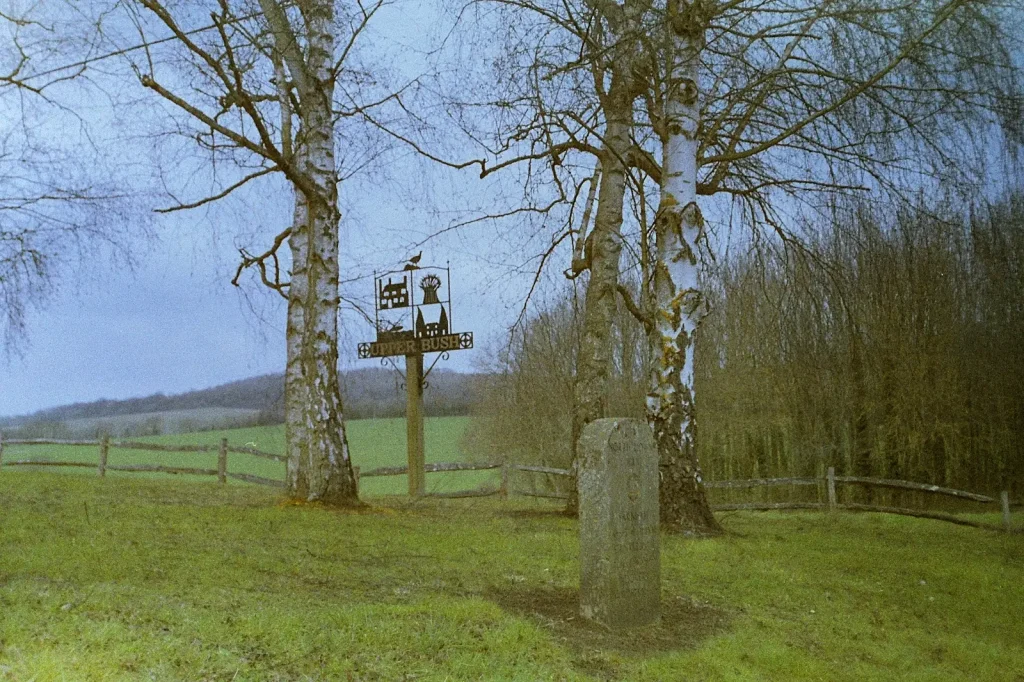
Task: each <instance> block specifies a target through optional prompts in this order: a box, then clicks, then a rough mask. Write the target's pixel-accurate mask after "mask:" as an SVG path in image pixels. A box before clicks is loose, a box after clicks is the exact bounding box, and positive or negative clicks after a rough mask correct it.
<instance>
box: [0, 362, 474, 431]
mask: <svg viewBox="0 0 1024 682" xmlns="http://www.w3.org/2000/svg"><path fill="white" fill-rule="evenodd" d="M339 377H340V380H341V385H342V393H343V396H344V400H345V415H346V418H348V419H370V418H385V417H402V416H404V415H405V387H404V384H403V383H402V381H403V380H402V377H401V375H399V374H398V373H396V372H395V371H394V370H389V369H384V368H373V369H360V370H352V371H349V372H341V373H339ZM478 381H479V378H478V377H477V376H476V375H473V374H462V373H458V372H451V371H447V370H444V369H439V368H438V369H435V370H433V371H432V372H431V373H430V376H429V377H428V380H427V383H428V388H427V390H426V391H425V392H424V396H423V397H424V407H425V410H426V414H427V415H428V416H450V415H465V414H469V411H470V403H471V401H472V396H473V393H474V390H475V385H476V383H477V382H478ZM283 396H284V375H283V374H267V375H263V376H258V377H252V378H250V379H243V380H241V381H233V382H231V383H227V384H223V385H221V386H215V387H213V388H207V389H202V390H198V391H189V392H188V393H181V394H178V395H164V394H162V393H157V394H155V395H151V396H147V397H144V398H130V399H127V400H97V401H93V402H89V403H74V404H71V405H62V406H60V407H54V408H49V409H46V410H40V411H39V412H36V413H34V414H32V415H28V416H26V417H8V418H5V419H0V428H2V429H3V430H4V432H5V433H7V434H9V435H11V436H12V437H13V436H14V435H15V434H17V435H18V436H19V437H22V438H35V437H38V438H61V437H78V436H92V435H95V434H96V433H100V432H102V433H109V434H111V435H117V436H142V435H156V434H159V433H165V432H187V431H198V430H207V429H221V428H235V427H242V426H254V425H262V424H277V423H281V422H283V421H284V401H283Z"/></svg>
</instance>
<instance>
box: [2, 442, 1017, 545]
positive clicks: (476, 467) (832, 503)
mask: <svg viewBox="0 0 1024 682" xmlns="http://www.w3.org/2000/svg"><path fill="white" fill-rule="evenodd" d="M5 445H75V446H92V447H98V448H99V453H98V454H99V458H98V462H97V463H96V464H90V463H87V462H67V461H54V460H44V459H21V460H14V461H4V459H3V452H4V446H5ZM110 448H123V449H128V450H155V451H159V452H190V453H199V452H214V451H216V452H217V468H216V469H200V468H195V467H168V466H162V465H156V464H123V465H111V464H108V463H107V459H108V455H109V452H110ZM228 453H238V454H245V455H250V456H253V457H261V458H264V459H270V460H276V461H279V462H284V461H285V460H286V459H287V458H286V457H285V456H284V455H277V454H273V453H270V452H263V451H261V450H257V449H256V448H250V447H233V446H230V445H228V441H227V439H226V438H222V439H221V441H220V446H219V447H218V446H212V445H160V444H157V443H140V442H134V441H117V442H113V441H111V440H110V439H109V438H103V439H101V440H54V439H45V438H33V439H21V440H7V441H5V440H3V437H2V436H0V466H7V467H10V466H51V467H86V468H96V469H97V471H98V472H99V475H100V476H106V472H107V471H126V472H157V473H166V474H192V475H199V476H216V477H217V480H218V481H219V482H220V483H226V482H227V479H229V478H233V479H237V480H240V481H246V482H249V483H256V484H260V485H268V486H273V487H277V488H282V487H284V482H283V481H279V480H275V479H271V478H264V477H262V476H255V475H253V474H243V473H236V472H230V471H228ZM353 469H354V472H355V475H356V484H357V486H358V483H359V481H360V480H361V479H363V478H370V477H373V476H403V475H406V474H408V473H409V468H408V467H405V466H397V467H378V468H376V469H369V470H367V471H360V468H359V467H353ZM491 469H501V485H500V486H499V487H497V488H494V487H482V488H477V489H475V490H459V491H452V492H436V493H428V494H427V496H428V497H450V498H459V497H486V496H490V495H500V496H501V497H508V496H509V495H525V496H530V497H543V498H551V499H563V500H564V499H567V498H568V495H566V494H564V493H558V492H547V491H539V490H526V489H523V488H515V487H513V486H512V483H511V477H512V474H513V473H514V472H527V473H537V474H546V475H550V476H563V477H570V478H571V477H572V476H573V473H572V472H571V471H568V470H566V469H556V468H553V467H545V466H531V465H526V464H513V463H511V462H505V463H501V464H495V463H490V462H484V463H472V462H435V463H432V464H427V465H426V466H425V471H426V473H439V472H453V471H486V470H491ZM840 483H841V484H850V485H862V486H871V487H880V488H890V489H897V490H911V491H917V492H924V493H929V494H934V495H944V496H947V497H952V498H956V499H960V500H969V501H972V502H979V503H982V504H998V505H999V506H1000V508H1001V510H1002V517H1003V518H1002V521H1003V523H1002V526H998V525H995V524H991V523H983V522H980V521H973V520H971V519H965V518H962V517H960V516H957V515H955V514H948V513H944V512H935V511H927V510H923V509H908V508H904V507H889V506H878V505H870V504H860V503H854V502H846V503H840V502H839V501H838V496H837V494H836V485H837V484H840ZM791 485H795V486H804V485H813V486H819V487H823V488H824V490H825V491H826V494H825V500H824V501H819V502H742V503H734V504H717V505H712V509H713V510H714V511H738V510H771V509H819V510H824V511H830V512H831V511H836V510H840V509H846V510H858V511H874V512H883V513H887V514H899V515H902V516H913V517H917V518H925V519H937V520H940V521H949V522H950V523H957V524H960V525H964V526H973V527H976V528H990V529H1000V528H1002V529H1003V530H1006V531H1010V530H1011V528H1012V526H1011V518H1010V506H1011V505H1010V495H1009V493H1008V492H1007V491H1005V490H1004V491H1003V492H1002V493H1000V496H999V498H998V499H996V498H995V497H990V496H988V495H982V494H980V493H972V492H967V491H965V490H956V489H953V488H945V487H942V486H937V485H930V484H927V483H916V482H914V481H900V480H894V479H884V478H866V477H863V476H836V474H835V469H834V468H833V467H829V468H828V473H827V474H826V475H825V477H824V478H755V479H745V480H736V481H705V482H704V486H705V487H706V488H709V489H742V488H760V487H769V486H791Z"/></svg>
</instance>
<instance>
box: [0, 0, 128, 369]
mask: <svg viewBox="0 0 1024 682" xmlns="http://www.w3.org/2000/svg"><path fill="white" fill-rule="evenodd" d="M48 19H49V18H48V17H47V16H46V15H45V14H43V12H42V11H41V9H40V8H39V7H37V6H33V7H30V8H28V9H24V10H18V9H17V8H11V9H10V10H5V11H3V12H0V35H2V36H3V40H2V44H3V47H2V48H0V121H2V123H0V337H2V338H3V341H4V349H5V351H6V352H11V351H16V350H17V349H18V348H19V347H20V345H21V343H23V342H24V341H25V340H26V338H27V331H28V329H27V317H26V316H27V314H28V313H29V311H31V310H32V309H34V308H36V307H38V306H40V305H43V304H44V303H45V302H46V300H47V298H48V297H49V296H50V295H51V294H53V293H54V292H55V291H56V290H57V289H58V288H59V286H60V282H61V280H62V279H64V278H66V277H68V276H69V275H70V272H69V271H70V269H71V268H72V267H75V266H79V267H82V268H88V267H89V265H90V264H91V263H93V262H95V261H98V260H101V259H104V258H106V257H109V256H111V255H114V256H116V257H117V258H118V259H119V260H120V261H121V262H125V261H126V260H127V259H128V258H129V255H130V253H131V251H132V250H133V243H132V240H133V239H137V238H138V237H139V236H144V235H145V234H146V233H147V232H146V222H145V220H144V219H140V216H139V214H138V213H137V212H136V211H135V210H134V206H133V202H132V201H131V194H130V191H129V190H128V189H127V188H125V187H124V186H123V185H122V184H120V183H119V182H117V180H115V179H114V176H115V175H116V174H115V173H114V172H113V171H112V170H111V169H110V168H109V167H107V165H106V164H104V163H102V162H95V161H89V160H88V158H89V157H99V156H101V152H100V151H99V149H98V147H97V146H96V145H95V143H94V141H93V140H92V138H91V137H90V123H89V121H87V120H85V119H83V118H81V117H80V116H79V115H78V114H76V113H75V112H74V111H73V110H72V105H71V104H69V102H73V101H74V100H75V92H74V91H73V90H71V86H72V85H75V83H70V81H74V80H75V79H78V78H80V76H81V73H82V70H81V68H75V67H72V68H68V69H65V68H54V67H55V66H62V65H64V64H66V63H68V61H69V60H71V59H72V58H73V57H74V55H75V54H77V52H76V50H77V49H78V48H77V46H75V47H72V45H75V40H74V38H73V36H67V38H68V40H67V42H66V43H64V42H62V41H61V40H60V39H59V37H58V36H57V35H55V34H56V29H55V28H54V26H53V25H51V24H50V23H48Z"/></svg>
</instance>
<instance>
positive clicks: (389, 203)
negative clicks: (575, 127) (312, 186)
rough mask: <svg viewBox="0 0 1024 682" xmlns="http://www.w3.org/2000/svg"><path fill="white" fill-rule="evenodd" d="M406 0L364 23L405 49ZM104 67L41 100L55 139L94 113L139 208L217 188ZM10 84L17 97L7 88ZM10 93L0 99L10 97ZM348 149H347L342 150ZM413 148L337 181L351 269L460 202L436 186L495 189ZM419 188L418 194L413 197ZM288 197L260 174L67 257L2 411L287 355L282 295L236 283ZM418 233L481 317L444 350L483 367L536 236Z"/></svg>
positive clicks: (346, 332)
mask: <svg viewBox="0 0 1024 682" xmlns="http://www.w3.org/2000/svg"><path fill="white" fill-rule="evenodd" d="M411 7H412V8H417V11H419V12H422V10H421V9H419V7H420V6H419V4H418V3H414V4H413V5H411V6H410V5H409V4H408V3H407V4H405V5H396V6H394V7H392V8H391V9H390V10H388V11H382V12H381V14H380V15H379V16H378V18H377V21H376V33H375V34H373V35H371V36H370V38H371V39H373V40H376V41H377V42H378V44H379V43H380V42H381V39H382V38H381V37H382V36H386V39H387V40H388V41H390V44H391V46H392V47H391V48H389V49H392V50H393V51H394V52H395V53H400V52H402V49H399V48H402V46H403V45H405V46H408V45H411V41H414V40H422V39H423V36H424V33H423V30H422V27H423V26H424V25H426V24H427V23H429V21H430V18H429V17H424V16H423V15H422V13H420V14H414V13H411V12H410V11H409V10H410V8H411ZM120 40H121V41H123V44H125V45H127V44H131V42H132V40H137V36H134V37H133V36H132V34H131V32H130V31H129V32H128V33H127V34H126V35H125V36H124V37H122V38H121V39H120ZM403 49H404V48H403ZM409 54H411V52H409ZM57 61H58V63H60V60H57ZM392 66H394V64H393V65H392ZM398 67H399V69H398V70H399V71H401V70H402V68H403V67H407V68H408V69H409V70H410V72H412V71H414V70H415V68H416V67H415V64H414V60H412V59H410V61H408V62H407V63H404V64H403V63H399V64H398ZM37 68H40V67H38V66H37ZM103 68H104V69H106V70H107V72H109V73H108V75H107V76H103V75H102V74H96V75H94V76H93V81H94V82H95V83H96V84H98V85H100V86H101V88H102V87H103V85H104V83H106V84H107V85H106V88H107V89H106V93H105V94H103V95H96V93H94V92H91V91H89V90H87V89H83V90H77V91H70V90H64V91H61V90H55V91H51V92H54V93H55V94H57V95H63V96H64V101H63V102H62V103H63V104H69V105H71V106H72V107H73V108H74V109H75V111H76V116H74V117H70V118H68V117H67V116H65V115H64V114H63V113H62V112H61V111H59V110H55V109H52V110H46V111H47V115H52V117H50V118H46V117H45V116H43V117H41V118H40V119H39V121H40V125H42V126H44V129H45V128H50V129H52V138H53V139H65V140H67V139H70V138H71V137H72V136H74V135H75V134H82V131H83V128H84V127H86V126H87V127H88V133H89V136H90V144H95V145H96V146H97V148H98V149H100V150H101V153H100V154H99V156H100V157H101V158H99V159H95V163H98V164H99V163H102V162H104V161H109V160H111V159H112V160H114V161H116V163H117V164H118V165H117V167H118V169H121V170H123V169H125V168H129V167H131V168H135V169H136V170H135V171H132V172H134V173H135V175H132V174H131V173H127V174H126V180H125V182H126V183H128V184H132V185H135V187H134V188H132V189H133V191H138V193H139V198H138V199H137V201H136V206H135V208H137V209H138V210H139V212H140V213H143V214H146V215H152V214H151V209H152V208H155V207H157V206H161V205H166V204H167V203H168V199H167V197H166V196H164V197H160V196H159V194H160V190H162V189H164V188H165V187H166V186H167V185H168V183H169V184H170V185H171V186H173V187H174V188H175V190H176V191H180V192H182V193H184V196H183V197H182V199H183V200H191V199H194V198H198V197H201V196H203V195H204V194H205V193H208V190H209V187H210V182H209V180H210V178H209V177H208V176H207V175H204V173H206V172H207V171H204V170H203V165H202V160H201V158H200V157H198V156H197V155H195V154H192V156H191V158H190V156H189V151H188V150H189V149H190V147H189V145H190V144H191V142H190V141H188V140H184V141H183V140H182V139H181V138H177V139H172V138H165V137H155V136H154V135H153V133H154V131H160V130H164V131H166V130H170V129H172V128H170V127H168V120H167V119H165V118H164V119H162V118H161V114H160V111H161V110H163V111H166V110H167V109H166V105H164V104H163V103H162V102H161V101H160V100H159V98H157V97H156V96H155V95H153V94H152V93H148V92H147V91H145V90H143V89H142V88H141V87H139V86H138V82H137V79H133V78H132V77H131V75H130V73H129V74H128V76H124V74H121V75H120V76H118V75H117V70H118V68H120V69H121V70H122V71H124V69H125V65H124V64H122V65H121V66H120V67H118V66H116V65H110V64H109V63H104V64H103ZM117 77H120V78H127V80H126V81H125V83H124V84H123V85H121V84H119V85H118V86H117V87H116V88H110V87H109V83H110V82H111V80H110V79H111V78H117ZM168 77H170V76H168ZM105 79H106V80H105ZM67 87H79V86H67ZM133 88H134V89H133ZM114 91H116V92H114ZM0 96H6V97H8V98H10V90H6V91H4V92H0ZM119 98H124V99H125V101H127V102H129V103H130V105H131V106H128V105H125V106H123V107H121V108H120V109H119V110H111V107H110V106H109V104H108V103H109V102H110V101H112V100H114V99H119ZM10 102H11V100H10V99H8V101H7V102H3V104H5V105H6V106H7V107H8V111H12V109H11V108H10V106H11V105H10ZM13 111H17V108H16V107H14V108H13ZM79 116H81V117H82V118H78V117H79ZM68 144H70V143H68ZM339 151H340V156H341V157H344V155H345V153H346V150H345V149H341V150H339ZM407 156H408V155H406V161H404V162H403V161H402V160H401V156H399V157H391V158H389V159H388V163H389V164H390V165H391V170H392V173H391V177H390V179H382V178H380V177H364V178H358V179H356V180H353V181H351V182H348V183H343V184H342V186H341V202H342V204H343V209H344V212H345V213H344V218H343V222H342V237H341V241H342V279H343V280H345V279H347V278H351V277H352V276H353V275H357V276H366V275H370V274H372V272H373V270H375V269H376V270H382V269H388V268H391V267H395V266H396V265H397V266H400V265H401V263H402V262H403V259H404V258H407V257H409V256H411V255H412V253H413V251H412V249H413V248H416V247H415V245H416V244H417V242H418V241H419V240H421V239H422V238H423V237H424V236H426V235H428V234H430V233H432V232H434V231H437V230H438V229H440V228H443V227H445V226H446V225H447V224H448V222H449V221H450V220H451V217H450V216H449V217H438V215H442V216H443V215H445V214H444V213H440V214H438V213H436V212H432V211H438V210H440V211H442V212H443V211H444V210H447V209H451V208H452V206H451V204H450V203H446V202H445V201H441V202H440V204H444V206H440V205H439V202H437V201H434V199H433V198H431V197H434V198H436V196H442V197H443V198H444V197H449V196H451V195H456V194H457V195H460V196H461V197H462V199H461V200H460V201H461V203H462V204H463V205H479V204H482V203H485V202H486V197H485V193H486V185H485V184H484V183H481V182H480V181H479V179H478V178H477V174H476V173H475V172H473V171H472V170H468V171H465V172H463V173H458V172H451V173H447V174H444V173H441V174H440V176H439V177H440V178H441V179H440V181H439V182H437V183H434V182H433V181H431V182H430V183H426V184H424V183H423V182H422V178H418V176H419V175H421V174H422V173H423V168H424V166H423V165H422V164H418V163H416V162H412V161H410V160H408V158H407ZM396 159H397V162H396ZM88 161H89V162H90V163H92V162H94V160H93V159H89V160H88ZM157 166H159V167H160V168H161V169H162V170H161V171H160V172H159V173H158V172H157V171H156V170H155V168H156V167H157ZM396 169H397V170H396ZM403 174H404V175H405V176H406V177H405V178H403V177H401V176H402V175H403ZM428 185H429V186H428ZM154 188H156V189H154ZM420 191H422V192H424V193H423V195H422V202H418V201H417V199H416V197H417V192H420ZM428 195H430V196H429V197H428ZM291 206H292V197H291V193H290V191H289V190H288V189H287V187H286V186H285V185H284V184H283V183H282V182H281V181H280V180H275V179H270V180H260V181H257V182H256V183H254V184H253V185H251V186H250V188H249V189H248V190H247V191H242V192H239V193H237V195H232V197H230V198H229V200H226V201H225V202H223V204H222V205H219V206H216V207H214V208H211V209H201V210H197V211H192V212H188V213H175V214H171V215H169V216H166V217H159V216H153V224H152V231H153V234H154V235H155V236H154V238H153V239H151V240H142V239H139V240H137V243H136V247H135V249H134V250H135V254H136V259H137V262H136V265H135V267H134V269H132V270H128V269H126V268H124V267H122V266H120V265H118V264H117V263H116V262H112V261H110V260H109V259H105V258H96V259H94V260H93V259H90V260H88V261H86V262H83V263H80V264H78V265H77V266H76V267H73V268H70V269H68V270H67V271H66V272H64V273H62V275H61V277H60V279H59V281H58V285H59V291H58V293H57V295H55V296H52V297H51V298H50V299H49V300H48V302H47V305H45V306H44V307H43V308H42V309H41V310H38V311H34V312H33V313H31V314H30V315H29V318H28V329H27V331H28V336H27V343H26V344H25V346H24V349H23V352H21V353H20V354H14V355H10V356H9V357H3V356H0V416H8V415H15V414H25V413H29V412H32V411H35V410H38V409H41V408H46V407H51V406H56V405H61V404H66V403H72V402H81V401H91V400H96V399H100V398H108V399H123V398H128V397H133V396H143V395H149V394H152V393H156V392H163V393H178V392H182V391H188V390H191V389H197V388H204V387H209V386H214V385H217V384H220V383H223V382H227V381H232V380H237V379H243V378H246V377H249V376H254V375H258V374H265V373H271V372H281V371H283V368H284V351H285V341H284V331H283V330H284V314H285V306H284V302H283V300H280V299H279V298H277V297H276V295H275V296H271V295H266V294H262V293H260V292H259V290H258V288H257V287H255V286H254V285H252V284H250V285H249V286H248V287H247V288H245V289H244V290H240V289H238V288H235V287H233V286H231V284H230V280H231V278H232V276H233V274H234V269H235V267H236V266H237V257H238V251H237V247H238V246H243V245H244V246H248V247H249V248H250V250H252V251H262V250H263V249H264V248H266V247H267V246H268V245H269V243H270V240H271V239H272V237H273V235H274V234H276V233H277V232H279V231H280V230H282V229H283V228H284V227H285V226H287V225H288V224H289V222H290V214H291ZM129 227H130V226H129ZM488 230H491V231H488ZM419 248H423V250H424V256H423V263H424V264H438V265H443V264H444V263H445V262H446V261H450V262H451V267H452V279H453V287H452V291H453V308H454V316H455V319H456V320H457V323H456V326H457V327H458V329H455V330H453V331H474V332H475V333H476V345H477V349H476V350H470V351H459V352H455V353H452V354H451V358H450V360H449V361H447V362H446V363H444V364H443V365H442V366H445V367H448V368H450V369H456V370H462V371H469V370H472V369H474V368H476V367H479V366H480V365H481V363H485V362H486V360H487V358H488V357H490V356H492V355H493V353H488V352H485V350H484V349H485V347H489V348H490V349H491V350H493V349H494V348H495V347H497V345H500V343H501V340H502V339H503V338H505V333H506V330H507V328H508V326H509V325H510V324H511V323H512V322H513V321H514V319H515V318H516V316H517V314H518V312H519V306H520V305H521V301H522V299H523V297H524V295H525V293H526V291H527V290H528V288H529V286H530V282H531V276H530V274H529V273H528V272H520V273H519V274H518V275H517V274H516V273H515V267H516V266H518V265H521V264H522V263H523V262H524V260H527V259H528V256H527V254H526V252H524V251H523V250H521V249H519V250H517V249H516V248H515V244H514V240H511V241H510V240H509V239H508V235H503V234H502V233H501V231H500V230H498V231H493V228H490V227H487V226H479V227H478V228H477V229H476V230H470V231H467V232H464V233H459V234H452V235H449V236H448V237H447V238H445V239H442V240H440V241H438V242H436V243H430V244H427V245H426V246H425V247H419ZM541 250H543V249H541ZM503 253H504V254H505V255H502V254H503ZM372 292H373V285H372V281H371V280H370V279H364V280H360V281H357V282H353V283H350V284H348V285H346V286H345V287H344V288H343V293H344V294H345V295H347V296H355V297H360V296H361V297H365V299H366V300H367V301H370V300H372ZM246 295H248V296H249V298H250V301H251V302H247V300H246ZM342 324H343V331H342V333H343V338H342V340H341V348H340V355H341V366H342V368H343V369H344V368H346V367H371V366H375V363H376V362H378V361H359V360H356V358H355V356H356V349H355V343H356V342H357V341H364V340H371V339H372V336H373V330H372V327H371V326H369V325H368V324H366V323H365V322H363V321H362V320H360V319H359V317H358V316H357V315H354V314H351V313H347V314H343V319H342Z"/></svg>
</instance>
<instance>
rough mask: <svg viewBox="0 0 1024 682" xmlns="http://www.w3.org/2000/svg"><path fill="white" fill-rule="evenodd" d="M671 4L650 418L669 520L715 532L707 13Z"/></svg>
mask: <svg viewBox="0 0 1024 682" xmlns="http://www.w3.org/2000/svg"><path fill="white" fill-rule="evenodd" d="M670 7H671V8H672V10H671V11H670V12H669V15H668V22H667V28H668V31H669V39H670V41H671V42H670V44H671V46H672V47H671V49H669V50H668V60H669V63H668V65H667V69H666V71H667V74H668V86H669V87H668V97H667V99H666V102H665V112H664V115H665V116H664V117H665V121H664V124H665V132H664V134H663V170H662V181H661V197H660V201H659V207H658V215H657V218H656V219H655V224H654V229H655V235H656V236H655V240H656V257H655V264H654V300H655V306H656V311H655V320H654V325H653V328H652V332H651V337H650V341H651V355H652V358H653V359H654V370H653V376H652V380H651V391H650V393H649V394H648V398H647V419H648V422H649V423H650V425H651V428H652V429H653V430H654V437H655V440H656V442H657V443H658V456H659V460H660V469H661V487H660V493H661V498H660V499H661V523H662V525H663V526H666V527H668V528H671V529H673V530H679V531H683V532H692V533H696V534H700V535H709V534H717V533H720V532H722V528H721V526H720V525H719V524H718V522H717V521H716V520H715V517H714V514H712V512H711V507H710V505H709V504H708V501H707V494H706V492H705V489H704V484H703V481H702V478H701V470H700V463H699V462H698V461H697V450H696V440H697V426H696V420H695V411H694V386H693V377H694V372H693V353H694V337H695V334H696V331H697V327H698V326H699V325H700V323H701V321H702V320H703V319H704V317H705V316H706V315H707V302H706V299H705V296H704V293H703V292H702V291H701V287H700V282H699V278H698V264H697V252H698V251H697V250H698V244H699V242H700V240H701V239H702V237H703V235H704V219H703V217H702V215H701V212H700V208H699V207H698V206H697V147H698V140H697V133H698V129H699V127H700V105H699V97H698V88H697V83H698V80H697V70H698V65H699V55H700V50H701V49H702V48H703V42H704V37H703V18H702V16H701V12H700V10H701V6H700V3H699V2H698V3H694V4H683V3H678V4H677V3H672V4H671V5H670Z"/></svg>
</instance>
